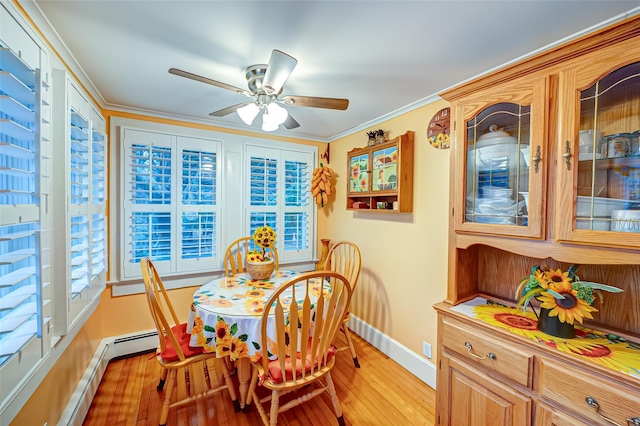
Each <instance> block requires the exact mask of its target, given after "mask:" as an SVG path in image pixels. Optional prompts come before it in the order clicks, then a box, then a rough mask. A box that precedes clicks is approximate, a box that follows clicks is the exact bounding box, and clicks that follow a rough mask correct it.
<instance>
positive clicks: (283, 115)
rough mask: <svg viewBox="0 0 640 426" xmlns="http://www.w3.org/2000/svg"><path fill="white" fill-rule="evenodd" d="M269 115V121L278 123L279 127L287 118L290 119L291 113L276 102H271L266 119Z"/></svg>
mask: <svg viewBox="0 0 640 426" xmlns="http://www.w3.org/2000/svg"><path fill="white" fill-rule="evenodd" d="M267 115H268V116H269V118H268V120H269V121H271V122H273V123H276V124H277V125H278V126H279V125H281V124H282V123H284V122H285V120H286V119H287V117H289V112H288V111H287V110H286V109H284V108H282V107H281V106H280V105H278V104H276V103H275V102H271V103H270V104H269V105H267V111H266V113H265V117H266V116H267Z"/></svg>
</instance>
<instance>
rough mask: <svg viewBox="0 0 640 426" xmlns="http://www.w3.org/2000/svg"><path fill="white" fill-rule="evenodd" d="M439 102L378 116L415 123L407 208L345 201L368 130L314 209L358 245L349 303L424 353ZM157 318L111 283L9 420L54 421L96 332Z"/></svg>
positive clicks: (436, 231) (439, 241)
mask: <svg viewBox="0 0 640 426" xmlns="http://www.w3.org/2000/svg"><path fill="white" fill-rule="evenodd" d="M444 106H446V103H445V102H444V101H438V102H436V103H433V104H430V105H427V106H425V107H422V108H419V109H418V110H415V111H412V112H410V113H407V114H404V115H402V116H400V117H397V118H394V119H392V120H389V121H388V122H384V123H381V124H379V125H376V126H375V128H376V129H378V128H382V129H385V130H389V131H390V133H389V136H390V137H392V138H393V137H396V136H399V135H401V134H403V133H405V132H406V131H407V130H413V131H414V132H415V148H414V161H415V163H414V164H415V165H414V168H415V170H414V200H413V213H406V214H393V213H389V214H385V213H373V214H372V213H369V214H367V213H365V212H352V211H347V210H346V198H345V197H346V194H345V188H346V180H345V179H346V176H347V175H348V173H347V170H346V163H347V161H346V153H347V151H350V150H351V149H353V148H356V147H362V146H365V145H366V135H365V133H364V132H365V131H364V130H363V131H361V132H358V133H357V134H354V135H351V136H348V137H345V138H343V139H340V140H337V141H334V142H332V143H331V144H330V145H331V147H330V151H331V157H330V159H331V163H330V164H329V165H330V166H331V167H332V168H333V169H334V170H335V171H336V172H337V174H338V177H337V183H336V189H337V193H336V195H335V197H334V198H332V199H331V202H330V203H329V205H328V206H327V207H326V208H324V209H320V210H319V213H318V236H319V238H330V239H332V240H339V239H347V240H351V241H354V242H356V243H357V244H358V246H359V247H360V249H361V252H362V258H363V262H362V271H361V274H360V281H359V283H358V287H357V289H356V293H355V296H354V299H353V304H352V311H353V313H354V314H355V315H357V316H358V317H359V318H360V319H362V320H363V321H365V322H366V323H368V324H370V325H371V326H373V327H374V328H376V329H378V330H380V331H381V332H383V333H385V334H387V335H389V336H390V337H392V338H393V339H395V340H397V341H399V342H400V343H402V344H403V345H405V346H407V347H408V348H409V349H411V350H412V351H414V352H416V353H418V354H421V353H422V341H427V342H429V343H431V344H432V345H433V347H434V353H435V345H436V316H435V312H434V311H433V309H432V308H431V306H432V305H433V304H434V303H436V302H438V301H440V300H442V299H444V298H445V295H446V278H447V274H446V271H447V219H448V218H447V210H448V187H449V183H448V182H449V155H450V151H449V150H437V149H434V148H433V147H431V146H430V145H429V143H428V142H427V140H426V125H427V123H428V122H429V120H430V118H431V116H432V115H433V114H434V113H435V112H437V111H438V110H439V109H440V108H443V107H444ZM104 113H105V116H106V117H107V119H108V120H109V119H110V117H111V116H116V115H117V116H120V117H127V118H135V119H144V120H148V121H157V122H161V123H164V124H174V125H185V126H187V127H197V128H203V129H209V130H212V131H224V129H220V128H210V127H207V126H202V125H192V124H187V123H180V122H174V121H168V120H158V119H151V118H148V117H142V116H136V115H131V114H119V113H114V112H110V111H105V112H104ZM234 133H237V132H234ZM240 133H242V132H240ZM260 136H261V137H262V135H260ZM280 139H281V138H280ZM287 141H289V142H297V143H305V144H316V145H317V146H318V148H319V152H320V153H323V152H324V148H325V146H326V144H321V143H315V142H309V141H301V140H287ZM323 161H324V160H323ZM194 290H195V288H194V287H191V288H184V289H180V290H172V291H171V292H170V294H171V298H172V300H173V301H174V304H175V306H188V305H189V303H190V302H191V296H192V295H193V292H194ZM180 314H181V316H182V317H183V318H182V319H183V320H186V318H187V314H188V311H187V310H186V309H185V310H182V312H181V313H180ZM153 327H154V325H153V322H152V320H151V317H150V315H149V313H148V308H147V302H146V299H145V297H144V295H141V294H140V295H132V296H121V297H113V296H111V290H110V288H107V290H106V291H105V293H104V294H103V295H102V300H101V303H100V306H99V307H98V309H97V310H96V312H95V313H94V314H93V315H92V317H91V318H90V319H89V321H88V322H87V324H86V325H85V326H84V327H83V329H82V330H81V331H80V333H79V334H78V336H77V337H76V338H75V339H74V341H73V342H72V343H71V344H70V346H69V348H68V349H67V351H66V352H65V353H64V354H63V355H62V356H61V358H60V360H59V361H58V362H57V363H56V364H55V366H54V368H53V369H52V370H51V371H50V372H49V374H48V375H47V377H46V378H45V380H44V381H43V383H42V384H41V386H40V387H39V388H38V389H37V390H36V392H35V393H34V394H33V395H32V397H31V398H30V399H29V401H28V402H27V404H26V405H25V406H24V408H23V409H22V410H21V411H20V413H19V414H18V416H16V418H15V419H14V421H13V422H12V425H42V424H44V422H45V421H48V422H49V424H55V423H56V422H57V420H58V419H59V418H60V416H61V415H62V412H63V410H64V408H65V406H66V404H67V402H68V400H69V399H70V398H71V395H72V393H73V391H74V390H75V387H76V386H77V384H78V381H79V380H80V378H81V377H82V374H83V373H84V371H85V369H86V368H87V366H88V364H89V362H90V360H91V357H92V356H93V353H94V351H95V350H96V348H97V346H98V343H99V341H100V339H102V338H104V337H110V336H119V335H123V334H128V333H134V332H138V331H143V330H150V329H152V328H153Z"/></svg>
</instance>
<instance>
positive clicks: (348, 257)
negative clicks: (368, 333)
mask: <svg viewBox="0 0 640 426" xmlns="http://www.w3.org/2000/svg"><path fill="white" fill-rule="evenodd" d="M360 263H361V260H360V249H359V248H358V246H357V245H356V244H355V243H352V242H351V241H338V242H337V243H335V244H334V245H333V246H332V247H331V248H330V249H329V253H327V258H326V260H325V263H324V269H325V270H327V271H335V272H338V273H340V274H342V275H344V276H345V277H346V278H347V280H348V281H349V286H351V291H352V292H354V291H355V289H356V284H357V283H358V277H359V276H360ZM350 316H351V314H350V312H349V311H347V314H346V315H345V317H344V321H343V323H342V326H341V330H342V332H343V333H344V337H345V339H346V340H347V344H348V345H349V350H350V351H351V358H352V359H353V364H354V365H355V366H356V368H360V362H358V355H357V354H356V348H355V346H354V345H353V341H352V340H351V331H350V330H349V326H348V325H347V323H348V322H349V318H350ZM342 349H346V348H340V350H342Z"/></svg>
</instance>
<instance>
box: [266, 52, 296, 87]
mask: <svg viewBox="0 0 640 426" xmlns="http://www.w3.org/2000/svg"><path fill="white" fill-rule="evenodd" d="M297 63H298V60H297V59H296V58H294V57H293V56H289V55H287V54H286V53H284V52H281V51H279V50H275V49H274V50H273V52H271V58H270V59H269V65H268V66H267V72H266V73H265V74H264V79H263V80H262V90H264V91H265V93H266V94H267V95H276V94H278V93H280V90H282V86H284V83H285V82H286V81H287V79H288V78H289V76H290V75H291V72H292V71H293V69H294V68H295V67H296V64H297Z"/></svg>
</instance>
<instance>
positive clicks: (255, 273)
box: [247, 259, 276, 280]
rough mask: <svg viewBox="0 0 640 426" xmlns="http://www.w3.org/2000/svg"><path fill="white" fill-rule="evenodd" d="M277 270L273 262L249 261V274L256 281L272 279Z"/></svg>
mask: <svg viewBox="0 0 640 426" xmlns="http://www.w3.org/2000/svg"><path fill="white" fill-rule="evenodd" d="M275 268H276V265H275V263H274V262H273V259H272V260H269V261H267V262H249V261H248V260H247V272H248V273H249V275H251V278H253V279H254V280H266V279H269V278H271V274H272V273H273V270H274V269H275Z"/></svg>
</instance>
